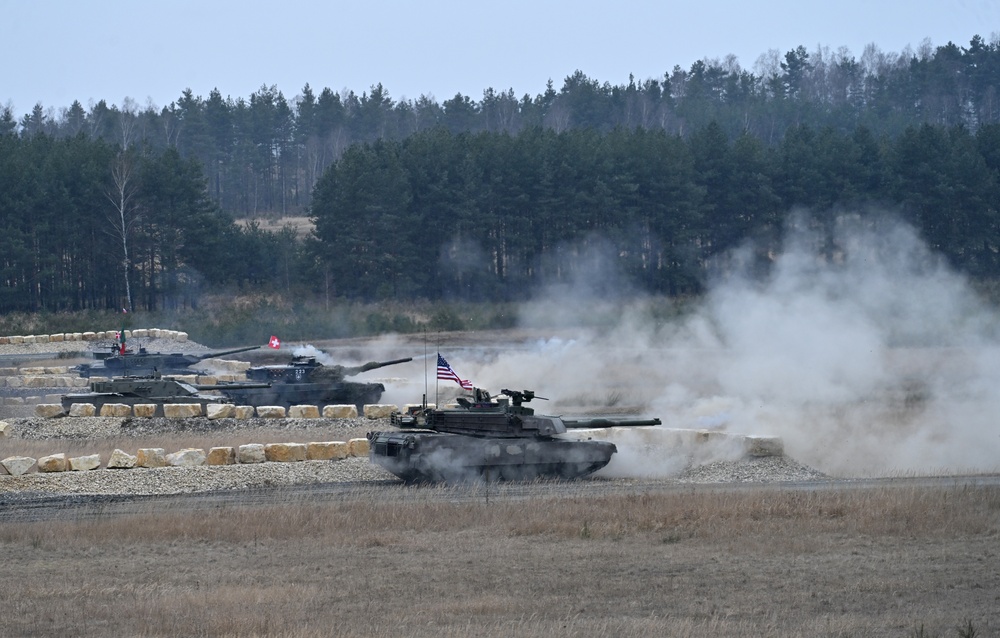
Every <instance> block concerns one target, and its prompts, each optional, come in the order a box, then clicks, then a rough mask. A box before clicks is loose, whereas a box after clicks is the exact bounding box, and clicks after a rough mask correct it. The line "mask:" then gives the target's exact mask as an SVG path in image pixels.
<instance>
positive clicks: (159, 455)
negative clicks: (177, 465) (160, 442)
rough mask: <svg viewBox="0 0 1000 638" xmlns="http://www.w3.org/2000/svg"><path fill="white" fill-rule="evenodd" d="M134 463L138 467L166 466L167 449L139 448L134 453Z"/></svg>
mask: <svg viewBox="0 0 1000 638" xmlns="http://www.w3.org/2000/svg"><path fill="white" fill-rule="evenodd" d="M135 464H136V465H137V466H138V467H167V466H168V465H170V464H169V463H168V462H167V451H166V450H164V449H163V448H162V447H144V448H139V452H138V453H137V454H136V455H135Z"/></svg>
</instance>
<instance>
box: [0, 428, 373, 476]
mask: <svg viewBox="0 0 1000 638" xmlns="http://www.w3.org/2000/svg"><path fill="white" fill-rule="evenodd" d="M367 456H368V439H360V438H359V439H350V440H348V441H318V442H311V443H268V444H263V445H262V444H260V443H246V444H243V445H240V446H235V447H226V446H222V447H213V448H210V449H208V450H203V449H199V448H185V449H183V450H177V451H176V452H171V453H167V452H166V450H164V449H163V448H140V449H139V450H138V451H136V453H135V454H129V453H128V452H126V451H124V450H121V449H115V451H113V452H112V453H111V455H110V456H109V457H108V459H107V462H106V463H105V464H104V469H105V470H129V469H133V468H154V467H197V466H202V465H237V464H241V463H265V462H269V463H298V462H302V461H339V460H343V459H346V458H348V457H367ZM0 465H2V466H3V468H4V469H5V470H7V474H9V475H11V476H20V475H22V474H26V473H28V472H30V471H31V470H32V469H34V470H35V471H37V472H39V473H50V472H85V471H91V470H99V469H101V455H100V454H88V455H85V456H77V457H67V456H66V454H65V453H62V452H60V453H57V454H49V455H47V456H43V457H41V458H38V459H35V458H31V457H28V456H9V457H7V458H5V459H3V460H2V461H0ZM2 476H3V475H2V474H0V480H2Z"/></svg>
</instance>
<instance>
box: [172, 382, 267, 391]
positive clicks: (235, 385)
mask: <svg viewBox="0 0 1000 638" xmlns="http://www.w3.org/2000/svg"><path fill="white" fill-rule="evenodd" d="M190 385H191V387H192V388H194V389H195V390H220V391H221V390H257V389H261V388H270V387H271V384H270V383H253V382H246V383H240V382H237V381H225V382H221V383H216V384H207V383H192V384H190Z"/></svg>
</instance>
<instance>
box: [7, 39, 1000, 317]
mask: <svg viewBox="0 0 1000 638" xmlns="http://www.w3.org/2000/svg"><path fill="white" fill-rule="evenodd" d="M867 53H871V52H867ZM925 53H926V55H923V54H921V56H916V55H914V56H912V57H908V58H906V60H905V63H903V62H902V61H901V59H900V58H895V57H892V56H889V57H888V58H884V59H882V61H883V62H885V64H886V65H887V66H885V67H884V68H883V67H880V66H879V65H878V64H876V62H877V61H878V59H880V58H878V56H874V54H872V55H870V56H869V59H868V61H866V63H865V65H866V66H863V65H861V64H860V63H857V62H854V63H853V65H852V64H851V62H852V60H853V59H842V60H840V61H839V62H838V63H836V64H826V63H825V62H824V64H823V65H820V64H818V63H817V62H816V61H815V60H813V61H810V60H811V57H810V55H809V54H807V53H806V52H805V50H804V49H802V48H801V47H800V48H799V49H796V50H795V51H792V52H789V53H788V54H787V55H786V56H785V59H784V61H783V62H780V64H779V66H778V67H777V68H778V69H780V70H781V74H780V76H779V75H776V76H774V78H772V79H773V82H771V83H760V82H757V81H756V80H754V77H753V76H750V75H749V74H745V73H744V72H742V71H740V72H739V73H737V74H735V75H734V74H732V73H730V74H726V73H724V72H722V70H721V67H720V68H716V67H712V66H710V65H709V66H700V65H698V64H696V65H695V66H694V67H693V69H692V72H691V73H686V72H684V73H683V74H682V75H683V78H684V81H683V82H675V81H673V80H670V81H669V82H668V81H667V80H668V78H664V80H663V82H660V81H655V82H654V81H649V82H647V83H645V84H644V85H642V86H641V87H640V85H635V84H630V85H629V86H628V87H624V88H622V87H618V88H622V90H618V89H617V88H615V87H610V86H607V85H598V84H597V83H596V82H594V81H590V80H588V79H587V78H586V77H585V76H583V75H582V74H579V73H578V74H575V75H574V76H572V77H571V78H567V83H566V86H564V88H563V90H562V91H560V92H558V93H557V92H555V90H554V89H553V88H552V87H551V86H550V87H549V88H550V91H549V92H547V94H549V93H550V95H549V98H545V99H541V96H540V98H539V100H537V101H536V100H534V99H528V100H526V101H525V102H523V103H521V102H517V100H514V99H513V96H509V97H510V98H511V100H512V101H511V102H510V105H511V106H512V107H513V105H514V104H515V103H516V104H519V106H518V108H517V109H515V110H512V111H510V112H509V114H510V117H508V118H506V119H503V118H501V119H497V114H498V111H496V110H495V109H492V108H487V107H486V101H485V100H484V102H483V104H477V103H471V101H470V104H467V106H470V109H468V110H466V111H464V112H465V113H466V114H467V115H468V119H466V120H462V119H461V118H458V114H459V113H462V112H463V111H462V109H461V108H459V107H458V106H455V107H449V108H447V109H439V111H434V110H433V109H432V110H431V112H438V113H439V115H440V118H439V119H438V120H432V123H430V124H428V126H427V127H426V128H420V129H419V130H416V129H414V130H409V129H408V132H407V133H406V134H405V135H404V134H402V133H401V132H400V130H399V129H398V128H393V126H394V124H393V123H394V122H395V123H396V125H398V124H399V123H400V122H401V121H409V122H411V123H412V121H413V120H412V118H411V119H408V120H401V119H399V118H397V117H396V116H397V115H398V111H399V109H400V108H402V107H400V105H399V104H397V103H393V102H392V101H391V100H388V98H387V97H386V98H385V99H382V100H376V101H373V100H372V98H371V97H370V96H369V97H368V98H367V99H366V100H364V101H362V100H359V102H358V104H359V105H360V106H363V107H364V108H362V109H361V110H360V111H352V112H351V115H350V116H348V112H349V110H348V109H346V107H345V104H344V103H343V102H340V101H338V100H339V98H337V99H334V97H333V96H335V94H332V92H328V91H324V92H323V93H322V94H321V95H320V97H319V98H318V99H315V100H312V101H310V100H308V99H303V100H300V101H299V102H297V104H296V105H295V107H296V108H295V109H294V110H293V109H291V106H290V105H289V104H288V103H287V102H286V101H284V98H283V97H282V96H281V95H280V93H279V92H277V91H271V90H270V89H268V90H264V89H262V92H261V93H260V94H254V96H252V97H251V100H250V102H249V103H247V102H244V101H240V103H239V104H240V105H241V106H237V107H235V108H236V111H234V112H233V113H230V112H229V110H228V106H227V103H226V102H225V101H222V100H221V97H220V96H218V95H216V96H215V98H218V99H214V98H213V99H210V100H209V101H208V102H205V103H204V104H202V102H200V101H199V100H198V99H196V98H194V97H193V96H192V97H191V100H190V103H188V104H186V105H185V106H184V107H183V108H181V107H179V106H177V105H174V106H175V107H177V108H181V110H182V111H183V112H184V117H183V118H179V119H173V118H174V116H175V115H177V113H174V114H172V115H171V114H168V115H167V116H163V115H162V114H157V113H142V112H134V113H133V112H129V111H127V110H126V111H115V110H113V109H108V110H106V111H105V112H103V113H99V114H97V115H95V114H90V113H86V112H82V110H81V111H80V112H78V113H77V115H78V116H79V117H78V118H77V119H72V118H68V117H67V118H63V119H62V120H60V121H59V122H52V123H46V122H45V120H44V118H43V119H42V120H41V121H39V122H37V123H38V124H39V125H40V126H42V128H39V129H32V128H31V126H30V125H31V122H32V121H34V120H32V119H31V118H29V120H28V121H26V122H25V123H24V125H18V124H17V123H16V122H13V121H12V120H11V118H7V120H6V124H3V121H2V120H0V228H2V230H3V232H2V233H0V313H6V312H63V311H78V310H92V309H98V310H109V309H110V310H120V309H126V308H127V309H128V310H130V311H132V310H149V311H156V310H174V309H182V308H187V307H191V308H193V307H196V306H197V305H198V303H199V300H200V299H201V298H202V297H203V296H205V295H207V294H215V295H218V294H220V293H222V294H224V295H226V294H228V295H231V296H239V295H240V294H247V293H248V292H257V291H262V290H263V291H274V292H276V293H280V294H286V295H293V296H295V297H296V298H298V299H303V300H310V299H322V300H326V301H327V302H329V301H330V300H337V299H343V300H349V301H352V302H353V301H361V302H369V301H404V302H405V301H406V300H414V299H420V300H431V301H433V300H448V301H495V302H509V301H519V300H524V299H528V298H530V297H531V296H532V295H533V294H536V293H538V292H539V291H541V290H543V289H545V287H547V286H550V285H552V284H556V285H561V286H567V285H572V284H573V283H574V282H589V284H590V285H591V287H592V290H593V291H594V292H595V293H599V294H620V293H621V292H622V291H628V290H631V291H636V292H645V293H652V294H663V295H670V296H688V295H697V294H700V293H701V292H703V291H704V290H705V286H706V285H707V282H708V281H709V280H710V279H711V277H713V276H715V275H716V274H718V273H720V272H726V271H728V270H730V269H731V268H733V267H734V266H733V264H732V263H730V255H731V254H732V251H733V250H734V249H735V248H737V247H740V246H744V245H747V244H748V243H751V244H752V245H753V246H754V247H755V249H756V253H755V255H756V258H755V261H754V266H755V267H756V268H757V269H759V271H760V272H766V270H767V268H768V267H769V264H770V263H771V260H772V258H773V255H774V254H776V253H777V252H778V251H780V247H781V241H782V236H783V234H784V230H785V224H786V219H787V216H788V215H789V213H790V212H791V211H794V210H804V211H807V212H809V213H810V214H811V217H810V219H811V220H812V221H811V223H813V224H814V225H815V226H816V227H817V228H819V229H821V230H824V229H825V230H827V231H830V232H827V233H826V234H825V235H824V236H827V237H828V238H829V241H827V242H826V243H825V244H823V245H818V246H817V253H818V254H819V255H826V256H829V257H831V258H833V257H834V255H835V254H836V252H837V250H838V249H839V248H840V247H838V246H836V245H834V244H833V243H832V242H833V235H832V229H833V228H834V227H835V226H836V220H837V219H838V216H839V215H841V214H844V213H848V214H851V215H854V216H856V217H858V218H860V219H861V220H862V221H863V222H868V223H871V224H873V225H874V224H876V223H877V222H878V219H879V218H880V217H881V216H882V215H883V214H884V213H885V212H886V211H889V213H890V214H891V215H894V216H895V217H897V218H898V219H900V220H902V221H904V222H905V223H908V224H910V225H912V226H913V227H914V228H916V229H917V231H918V232H919V233H920V235H921V237H922V238H923V239H924V240H925V241H926V242H927V244H928V245H929V246H930V248H931V249H932V250H933V251H934V252H935V254H938V255H941V256H943V257H944V258H946V259H947V260H948V262H949V263H950V264H951V265H952V266H953V267H955V268H956V269H958V270H959V271H961V272H963V273H966V274H968V275H969V276H971V277H973V278H974V279H975V280H977V281H980V282H993V281H996V280H1000V217H998V210H997V208H998V202H1000V120H998V117H1000V108H997V107H996V106H995V105H994V98H995V97H996V95H995V94H996V89H997V87H998V85H1000V48H998V45H997V44H996V43H994V44H990V45H986V44H985V43H983V42H982V40H981V39H979V38H974V39H973V42H972V44H971V45H970V47H969V48H968V49H965V48H959V47H955V46H954V45H948V46H946V47H939V48H938V49H937V50H936V51H933V52H925ZM973 61H974V62H973ZM868 66H870V68H872V69H880V68H882V70H883V71H884V73H883V74H882V75H868V74H866V73H865V72H863V70H864V69H865V68H868ZM851 68H855V69H856V70H857V73H858V77H860V78H862V79H861V80H860V82H861V83H860V84H857V85H853V84H850V83H848V86H851V87H854V88H851V89H850V90H847V92H846V93H844V94H841V93H839V92H833V93H831V92H830V91H829V89H830V88H831V87H832V86H834V84H831V82H833V80H832V79H831V78H832V77H833V76H834V75H836V74H835V73H834V72H833V69H839V71H837V72H838V73H846V72H847V71H848V70H850V69H851ZM712 69H716V70H717V71H718V73H716V72H714V71H712ZM821 70H822V74H821V73H820V71H821ZM821 76H822V78H825V80H824V81H823V82H820V79H821ZM837 77H841V78H842V79H843V78H847V77H848V76H847V75H841V76H837ZM740 78H744V79H746V81H747V82H748V84H747V85H746V86H749V87H750V89H751V90H748V91H741V89H740V86H743V85H741V84H739V83H738V82H737V83H736V85H735V86H733V85H731V83H732V82H734V81H736V80H739V79H740ZM665 87H669V90H666V89H665ZM680 87H682V88H683V91H681V88H680ZM711 87H715V88H714V89H711V90H709V89H710V88H711ZM754 87H756V88H754ZM640 89H641V90H640ZM821 89H822V90H821ZM855 89H856V90H857V91H858V92H855ZM904 89H905V90H904ZM761 91H763V93H761ZM376 93H377V92H376ZM366 95H367V94H366ZM643 95H645V96H646V98H648V99H640V98H641V96H643ZM324 96H325V97H324ZM363 97H364V96H363ZM841 97H845V98H846V97H851V98H852V99H851V100H846V101H845V100H842V99H840V98H841ZM631 98H635V100H631ZM654 98H656V99H655V100H654ZM636 100H637V101H636ZM657 100H658V101H657ZM461 102H462V103H465V102H466V101H465V100H461ZM501 102H503V100H501ZM321 103H323V104H326V105H327V106H330V105H331V104H332V105H336V104H340V106H341V107H345V108H343V109H341V110H336V109H334V110H333V111H329V112H327V111H323V110H322V109H321V108H320V106H319V105H320V104H321ZM210 104H211V105H214V106H212V107H211V108H209V105H210ZM282 104H283V105H284V107H282V106H281V105H282ZM310 104H311V105H312V108H310V107H309V106H308V105H310ZM380 105H381V106H380ZM77 106H78V105H77ZM202 106H204V108H202ZM431 106H432V105H431ZM646 106H648V107H649V108H650V109H652V110H646V109H645V107H646ZM390 107H391V108H390ZM403 111H405V112H409V111H407V109H406V108H403ZM279 112H280V113H284V114H285V115H287V117H284V116H283V117H282V118H279V119H280V121H281V122H283V123H284V125H283V126H282V127H278V128H275V120H273V119H269V117H265V116H268V114H270V115H271V116H273V115H274V114H275V113H279ZM323 113H327V115H330V114H332V115H337V114H339V115H338V117H339V118H340V119H336V118H334V119H332V120H329V119H324V117H321V114H323ZM235 114H239V117H236V116H235ZM557 115H558V117H556V116H557ZM654 115H655V116H656V117H657V118H659V119H655V120H641V118H644V117H653V116H654ZM257 116H260V117H257ZM529 116H530V117H529ZM157 118H160V119H157ZM310 118H311V119H310ZM394 118H396V119H394ZM454 118H458V119H454ZM532 118H533V119H532ZM621 118H626V119H627V118H640V120H636V122H640V121H645V122H646V123H650V122H654V123H655V125H649V126H646V125H640V124H639V123H636V124H634V125H626V124H624V123H622V121H620V120H621ZM628 121H629V122H632V120H628ZM309 122H311V124H310V125H309V126H306V123H309ZM461 122H464V124H459V123H461ZM504 122H506V124H504ZM71 123H75V124H73V126H70V125H71ZM695 123H697V126H696V125H695ZM45 126H52V127H54V128H53V129H52V130H46V129H45V128H44V127H45ZM310 126H311V127H313V128H310ZM66 127H70V128H66ZM244 127H249V128H244ZM196 131H200V134H198V135H195V134H194V133H195V132H196ZM309 131H312V132H311V133H310V132H309ZM279 132H280V134H279ZM321 133H322V134H321ZM163 136H166V137H163ZM329 136H332V137H329ZM354 136H357V138H358V139H355V137H354ZM333 141H336V145H335V146H336V149H337V150H336V152H333V151H334V147H332V146H330V145H329V144H330V143H331V142H333ZM196 142H197V143H196ZM199 144H202V146H199ZM196 150H197V152H195V151H196ZM206 154H207V155H206ZM206 157H207V158H208V159H206ZM321 157H322V160H321V159H320V158H321ZM327 160H329V162H328V163H327ZM261 167H263V168H261ZM233 180H235V181H233ZM306 191H308V197H306ZM251 196H252V197H253V198H256V200H257V202H258V204H262V203H264V202H266V201H270V202H272V203H275V202H283V204H281V206H279V208H278V210H279V211H285V212H287V213H297V214H307V215H309V216H310V217H311V218H312V219H313V220H314V222H315V233H314V235H312V236H309V237H307V238H305V239H304V240H303V239H299V238H297V237H296V235H295V233H294V231H292V230H291V229H290V228H285V229H283V230H282V231H280V232H277V233H272V232H267V231H264V230H262V229H261V227H260V226H259V225H258V224H256V223H253V222H251V223H241V222H237V221H236V219H238V218H239V217H241V216H242V215H241V211H243V208H242V206H243V205H245V204H246V200H247V198H249V197H251ZM230 201H235V202H242V203H239V204H238V205H236V206H235V208H229V207H227V205H226V202H230ZM306 202H308V203H306ZM243 212H245V211H243ZM258 212H274V210H272V209H270V208H262V209H261V210H260V211H258ZM607 273H614V276H613V277H611V278H607V277H605V275H606V274H607Z"/></svg>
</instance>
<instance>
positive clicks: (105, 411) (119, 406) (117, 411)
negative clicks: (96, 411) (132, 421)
mask: <svg viewBox="0 0 1000 638" xmlns="http://www.w3.org/2000/svg"><path fill="white" fill-rule="evenodd" d="M100 416H116V417H126V416H132V406H131V405H129V404H127V403H105V404H104V405H102V406H101V411H100Z"/></svg>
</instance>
